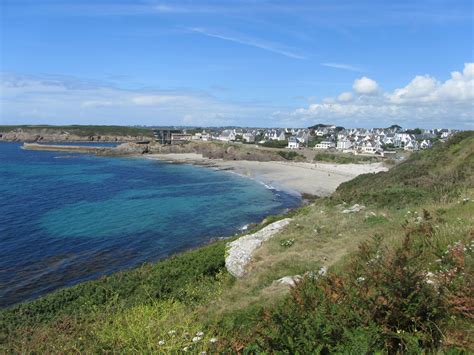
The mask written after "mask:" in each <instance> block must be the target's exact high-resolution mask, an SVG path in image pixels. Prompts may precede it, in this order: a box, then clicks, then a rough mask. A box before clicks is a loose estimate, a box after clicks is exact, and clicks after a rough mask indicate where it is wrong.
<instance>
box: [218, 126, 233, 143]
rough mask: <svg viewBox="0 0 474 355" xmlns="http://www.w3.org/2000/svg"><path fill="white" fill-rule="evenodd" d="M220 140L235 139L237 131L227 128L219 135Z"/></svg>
mask: <svg viewBox="0 0 474 355" xmlns="http://www.w3.org/2000/svg"><path fill="white" fill-rule="evenodd" d="M219 140H220V141H223V142H229V141H235V133H234V131H232V130H230V129H225V130H223V131H222V132H221V134H220V135H219Z"/></svg>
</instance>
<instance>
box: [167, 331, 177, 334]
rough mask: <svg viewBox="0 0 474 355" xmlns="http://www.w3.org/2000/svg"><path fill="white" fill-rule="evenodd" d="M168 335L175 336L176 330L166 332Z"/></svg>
mask: <svg viewBox="0 0 474 355" xmlns="http://www.w3.org/2000/svg"><path fill="white" fill-rule="evenodd" d="M168 334H169V335H175V334H176V330H170V331H169V332H168Z"/></svg>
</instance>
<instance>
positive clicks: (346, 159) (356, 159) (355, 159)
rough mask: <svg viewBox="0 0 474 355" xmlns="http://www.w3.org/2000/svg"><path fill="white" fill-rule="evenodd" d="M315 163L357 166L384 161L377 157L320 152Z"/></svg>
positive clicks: (315, 158) (315, 157)
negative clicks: (358, 164)
mask: <svg viewBox="0 0 474 355" xmlns="http://www.w3.org/2000/svg"><path fill="white" fill-rule="evenodd" d="M314 161H322V162H329V163H335V164H357V163H373V162H380V161H382V159H381V158H380V157H375V156H373V157H372V156H362V155H352V154H344V153H326V152H318V153H316V155H315V156H314Z"/></svg>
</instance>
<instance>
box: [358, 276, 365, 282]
mask: <svg viewBox="0 0 474 355" xmlns="http://www.w3.org/2000/svg"><path fill="white" fill-rule="evenodd" d="M357 281H358V282H363V281H365V277H363V276H360V277H358V278H357Z"/></svg>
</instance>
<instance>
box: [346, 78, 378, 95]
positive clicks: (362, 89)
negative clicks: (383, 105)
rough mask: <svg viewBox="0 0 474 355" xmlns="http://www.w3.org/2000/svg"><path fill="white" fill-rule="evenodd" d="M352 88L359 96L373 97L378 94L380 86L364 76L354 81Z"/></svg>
mask: <svg viewBox="0 0 474 355" xmlns="http://www.w3.org/2000/svg"><path fill="white" fill-rule="evenodd" d="M352 88H353V89H354V91H355V92H356V93H357V94H361V95H373V94H375V93H377V90H378V88H379V85H378V84H377V82H376V81H375V80H372V79H369V78H367V77H366V76H363V77H362V78H360V79H356V80H355V81H354V85H352Z"/></svg>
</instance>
